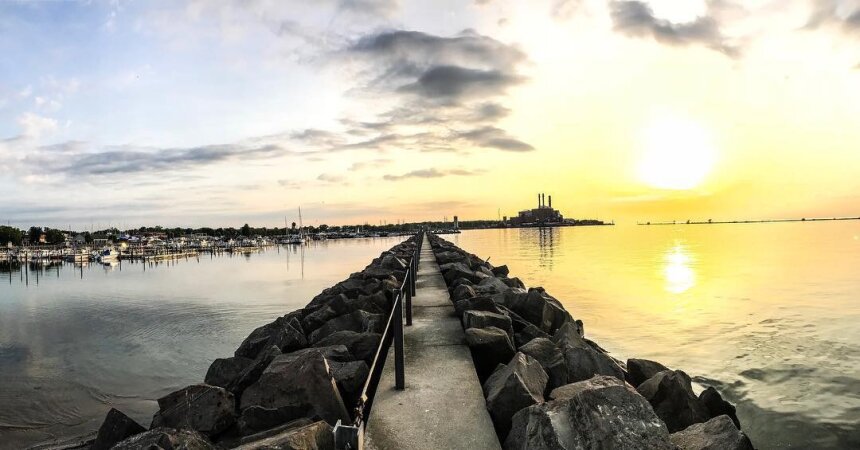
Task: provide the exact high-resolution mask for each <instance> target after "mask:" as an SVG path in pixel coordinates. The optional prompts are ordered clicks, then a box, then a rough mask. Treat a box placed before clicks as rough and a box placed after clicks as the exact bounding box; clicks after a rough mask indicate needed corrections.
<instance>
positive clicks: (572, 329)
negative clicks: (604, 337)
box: [552, 322, 591, 348]
mask: <svg viewBox="0 0 860 450" xmlns="http://www.w3.org/2000/svg"><path fill="white" fill-rule="evenodd" d="M552 341H553V342H555V343H556V345H558V346H559V347H562V348H565V347H578V348H591V346H590V345H588V342H586V341H585V338H583V337H582V333H580V331H579V327H578V326H577V325H576V322H568V323H566V324H564V325H562V326H561V327H560V328H559V329H558V330H556V331H555V334H553V335H552Z"/></svg>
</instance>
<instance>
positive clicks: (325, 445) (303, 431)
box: [234, 421, 334, 450]
mask: <svg viewBox="0 0 860 450" xmlns="http://www.w3.org/2000/svg"><path fill="white" fill-rule="evenodd" d="M333 448H334V431H333V430H332V427H331V426H330V425H329V424H327V423H325V422H323V421H319V422H314V423H312V424H310V425H304V426H299V427H294V428H292V427H291V428H288V429H286V430H284V431H281V432H280V433H277V434H275V435H271V436H267V437H263V438H262V439H259V440H255V441H253V442H248V443H246V444H243V445H240V446H239V447H235V448H234V450H329V449H333Z"/></svg>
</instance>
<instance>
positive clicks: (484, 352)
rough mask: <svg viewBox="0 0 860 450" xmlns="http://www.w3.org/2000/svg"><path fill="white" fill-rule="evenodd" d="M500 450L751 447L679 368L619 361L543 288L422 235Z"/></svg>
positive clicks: (724, 408)
mask: <svg viewBox="0 0 860 450" xmlns="http://www.w3.org/2000/svg"><path fill="white" fill-rule="evenodd" d="M429 240H430V242H429V243H430V244H431V246H432V249H433V251H434V253H435V255H436V260H437V261H438V263H439V265H440V270H441V271H442V274H443V276H444V278H445V282H446V284H447V286H448V289H449V292H450V294H451V300H452V302H453V303H454V306H455V309H456V312H457V314H458V316H459V317H460V318H461V322H462V324H463V327H464V329H465V333H466V341H467V344H468V345H469V348H470V350H471V352H472V357H473V360H474V363H475V369H476V371H477V372H478V377H479V379H480V380H481V382H482V384H483V391H484V396H485V399H486V406H487V410H488V411H489V413H490V416H491V418H492V420H493V425H494V427H495V429H496V434H497V436H498V437H499V441H500V443H501V444H502V445H503V447H504V448H505V449H511V450H513V449H523V450H525V449H558V448H571V449H572V448H625V449H675V448H680V449H684V450H693V449H705V448H708V449H717V448H719V449H739V450H740V449H744V450H745V449H752V448H753V447H752V444H751V442H750V441H749V439H748V437H747V436H746V435H745V434H744V433H743V432H742V431H741V424H740V422H739V421H738V418H737V416H736V415H735V408H734V406H733V405H731V404H730V403H729V402H727V401H725V400H724V399H723V398H722V397H721V396H720V394H719V393H718V392H717V391H716V390H715V389H714V388H713V387H708V388H707V389H705V390H704V391H703V392H702V393H700V394H699V395H696V394H695V393H694V392H693V389H692V384H691V380H690V377H689V376H688V375H687V374H686V373H685V372H683V371H682V370H671V369H669V368H667V367H665V366H664V365H662V364H660V363H658V362H655V361H648V360H643V359H633V358H631V359H628V360H626V361H621V360H619V359H616V358H614V357H613V356H612V355H610V354H609V353H608V352H607V351H606V350H604V349H603V348H601V347H600V346H599V345H598V344H597V343H596V342H594V341H592V340H590V339H588V338H587V337H586V333H585V329H584V324H583V322H582V321H581V320H577V319H575V318H574V317H573V316H572V315H571V314H570V313H569V312H568V311H567V310H565V308H564V307H563V306H562V304H561V302H559V301H558V300H557V299H556V298H554V297H552V296H551V295H550V294H549V293H547V292H546V291H545V290H544V289H543V288H540V287H534V288H527V287H526V286H525V284H524V283H523V282H522V281H521V280H520V279H518V278H516V277H512V276H511V274H510V273H509V270H508V268H507V266H498V267H495V266H493V265H492V264H490V263H489V262H487V261H485V260H483V259H481V258H480V257H478V256H476V255H473V254H471V253H468V252H466V251H464V250H462V249H460V248H458V247H457V246H456V245H454V244H452V243H450V242H448V241H446V240H444V239H442V238H439V237H438V236H434V235H430V236H429Z"/></svg>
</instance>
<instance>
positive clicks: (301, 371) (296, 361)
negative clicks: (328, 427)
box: [242, 351, 350, 425]
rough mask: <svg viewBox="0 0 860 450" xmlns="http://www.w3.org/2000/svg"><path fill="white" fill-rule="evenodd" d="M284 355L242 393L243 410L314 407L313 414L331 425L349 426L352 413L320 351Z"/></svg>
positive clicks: (274, 361) (276, 359)
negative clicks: (347, 408)
mask: <svg viewBox="0 0 860 450" xmlns="http://www.w3.org/2000/svg"><path fill="white" fill-rule="evenodd" d="M301 353H302V354H298V355H297V354H295V353H293V354H288V355H281V356H279V357H277V358H275V359H274V360H273V361H272V363H271V364H269V367H268V368H267V369H266V370H265V372H263V374H262V375H261V376H260V379H259V380H258V381H257V382H256V383H254V384H253V385H251V386H249V387H248V388H247V389H246V390H245V392H244V393H243V394H242V409H245V408H248V407H251V406H262V407H263V408H270V409H278V408H284V407H299V406H301V405H308V404H310V405H311V406H312V408H311V412H312V413H313V414H316V415H318V416H320V417H322V418H323V419H324V420H325V421H326V422H328V423H329V424H332V425H334V424H336V423H337V421H338V420H343V422H344V423H349V422H350V418H349V414H348V413H347V411H346V407H345V406H344V404H343V400H342V399H341V396H340V392H339V391H338V389H337V385H336V384H335V381H334V379H333V378H332V375H331V372H330V370H329V365H328V362H327V361H326V358H325V357H324V356H323V355H322V353H320V352H313V351H308V352H301Z"/></svg>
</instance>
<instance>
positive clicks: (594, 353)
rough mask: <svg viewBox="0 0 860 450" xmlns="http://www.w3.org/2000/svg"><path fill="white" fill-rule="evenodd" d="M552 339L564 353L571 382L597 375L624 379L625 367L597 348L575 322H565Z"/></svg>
mask: <svg viewBox="0 0 860 450" xmlns="http://www.w3.org/2000/svg"><path fill="white" fill-rule="evenodd" d="M552 340H553V342H555V344H556V345H557V346H558V347H559V348H560V349H561V351H562V352H563V353H564V361H565V364H566V365H567V374H568V381H569V382H571V383H573V382H576V381H584V380H588V379H590V378H591V377H593V376H595V375H608V376H613V377H616V378H619V379H621V380H623V379H624V369H622V368H621V366H619V365H618V363H617V362H616V361H615V360H614V359H612V357H610V356H609V355H607V354H606V353H603V352H600V351H598V350H596V349H595V348H594V347H593V346H592V345H591V344H589V343H588V342H587V341H586V340H585V339H584V338H583V337H582V336H580V335H579V332H578V329H577V326H576V324H575V322H568V323H565V324H564V325H563V326H562V327H561V328H559V329H558V330H557V331H556V333H555V334H554V335H553V338H552Z"/></svg>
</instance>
